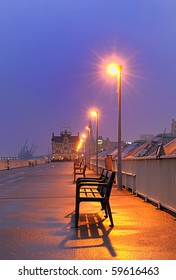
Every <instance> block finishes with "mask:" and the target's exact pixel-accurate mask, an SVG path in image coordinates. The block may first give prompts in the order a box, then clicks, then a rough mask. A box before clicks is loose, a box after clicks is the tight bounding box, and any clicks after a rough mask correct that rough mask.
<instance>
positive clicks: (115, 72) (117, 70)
mask: <svg viewBox="0 0 176 280" xmlns="http://www.w3.org/2000/svg"><path fill="white" fill-rule="evenodd" d="M121 72H122V66H121V65H118V64H115V63H111V64H109V65H108V66H107V73H108V74H110V75H112V76H116V77H117V95H118V167H117V176H118V188H119V189H122V134H121V133H122V132H121V131H122V128H121V126H122V125H121V123H122V118H121Z"/></svg>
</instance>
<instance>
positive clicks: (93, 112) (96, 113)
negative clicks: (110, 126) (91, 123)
mask: <svg viewBox="0 0 176 280" xmlns="http://www.w3.org/2000/svg"><path fill="white" fill-rule="evenodd" d="M90 114H91V116H92V117H97V115H98V112H97V111H91V112H90Z"/></svg>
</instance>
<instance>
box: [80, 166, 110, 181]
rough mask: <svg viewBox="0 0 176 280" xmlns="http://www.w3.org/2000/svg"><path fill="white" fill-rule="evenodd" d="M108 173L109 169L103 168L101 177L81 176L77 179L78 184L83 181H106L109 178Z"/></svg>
mask: <svg viewBox="0 0 176 280" xmlns="http://www.w3.org/2000/svg"><path fill="white" fill-rule="evenodd" d="M107 175H108V170H107V169H103V170H102V172H101V175H100V176H99V177H79V178H77V180H76V184H77V185H78V184H79V183H81V182H104V181H105V180H106V179H107Z"/></svg>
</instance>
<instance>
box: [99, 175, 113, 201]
mask: <svg viewBox="0 0 176 280" xmlns="http://www.w3.org/2000/svg"><path fill="white" fill-rule="evenodd" d="M114 180H115V171H108V173H107V178H106V180H105V183H106V184H105V185H102V186H101V187H99V192H100V194H101V196H102V197H108V198H109V197H110V194H111V189H112V186H113V183H114Z"/></svg>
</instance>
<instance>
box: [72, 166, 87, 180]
mask: <svg viewBox="0 0 176 280" xmlns="http://www.w3.org/2000/svg"><path fill="white" fill-rule="evenodd" d="M86 168H87V165H86V164H85V165H84V166H83V167H82V168H81V167H80V168H79V169H74V179H73V181H74V182H75V181H76V176H77V175H82V176H83V177H85V175H86Z"/></svg>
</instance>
